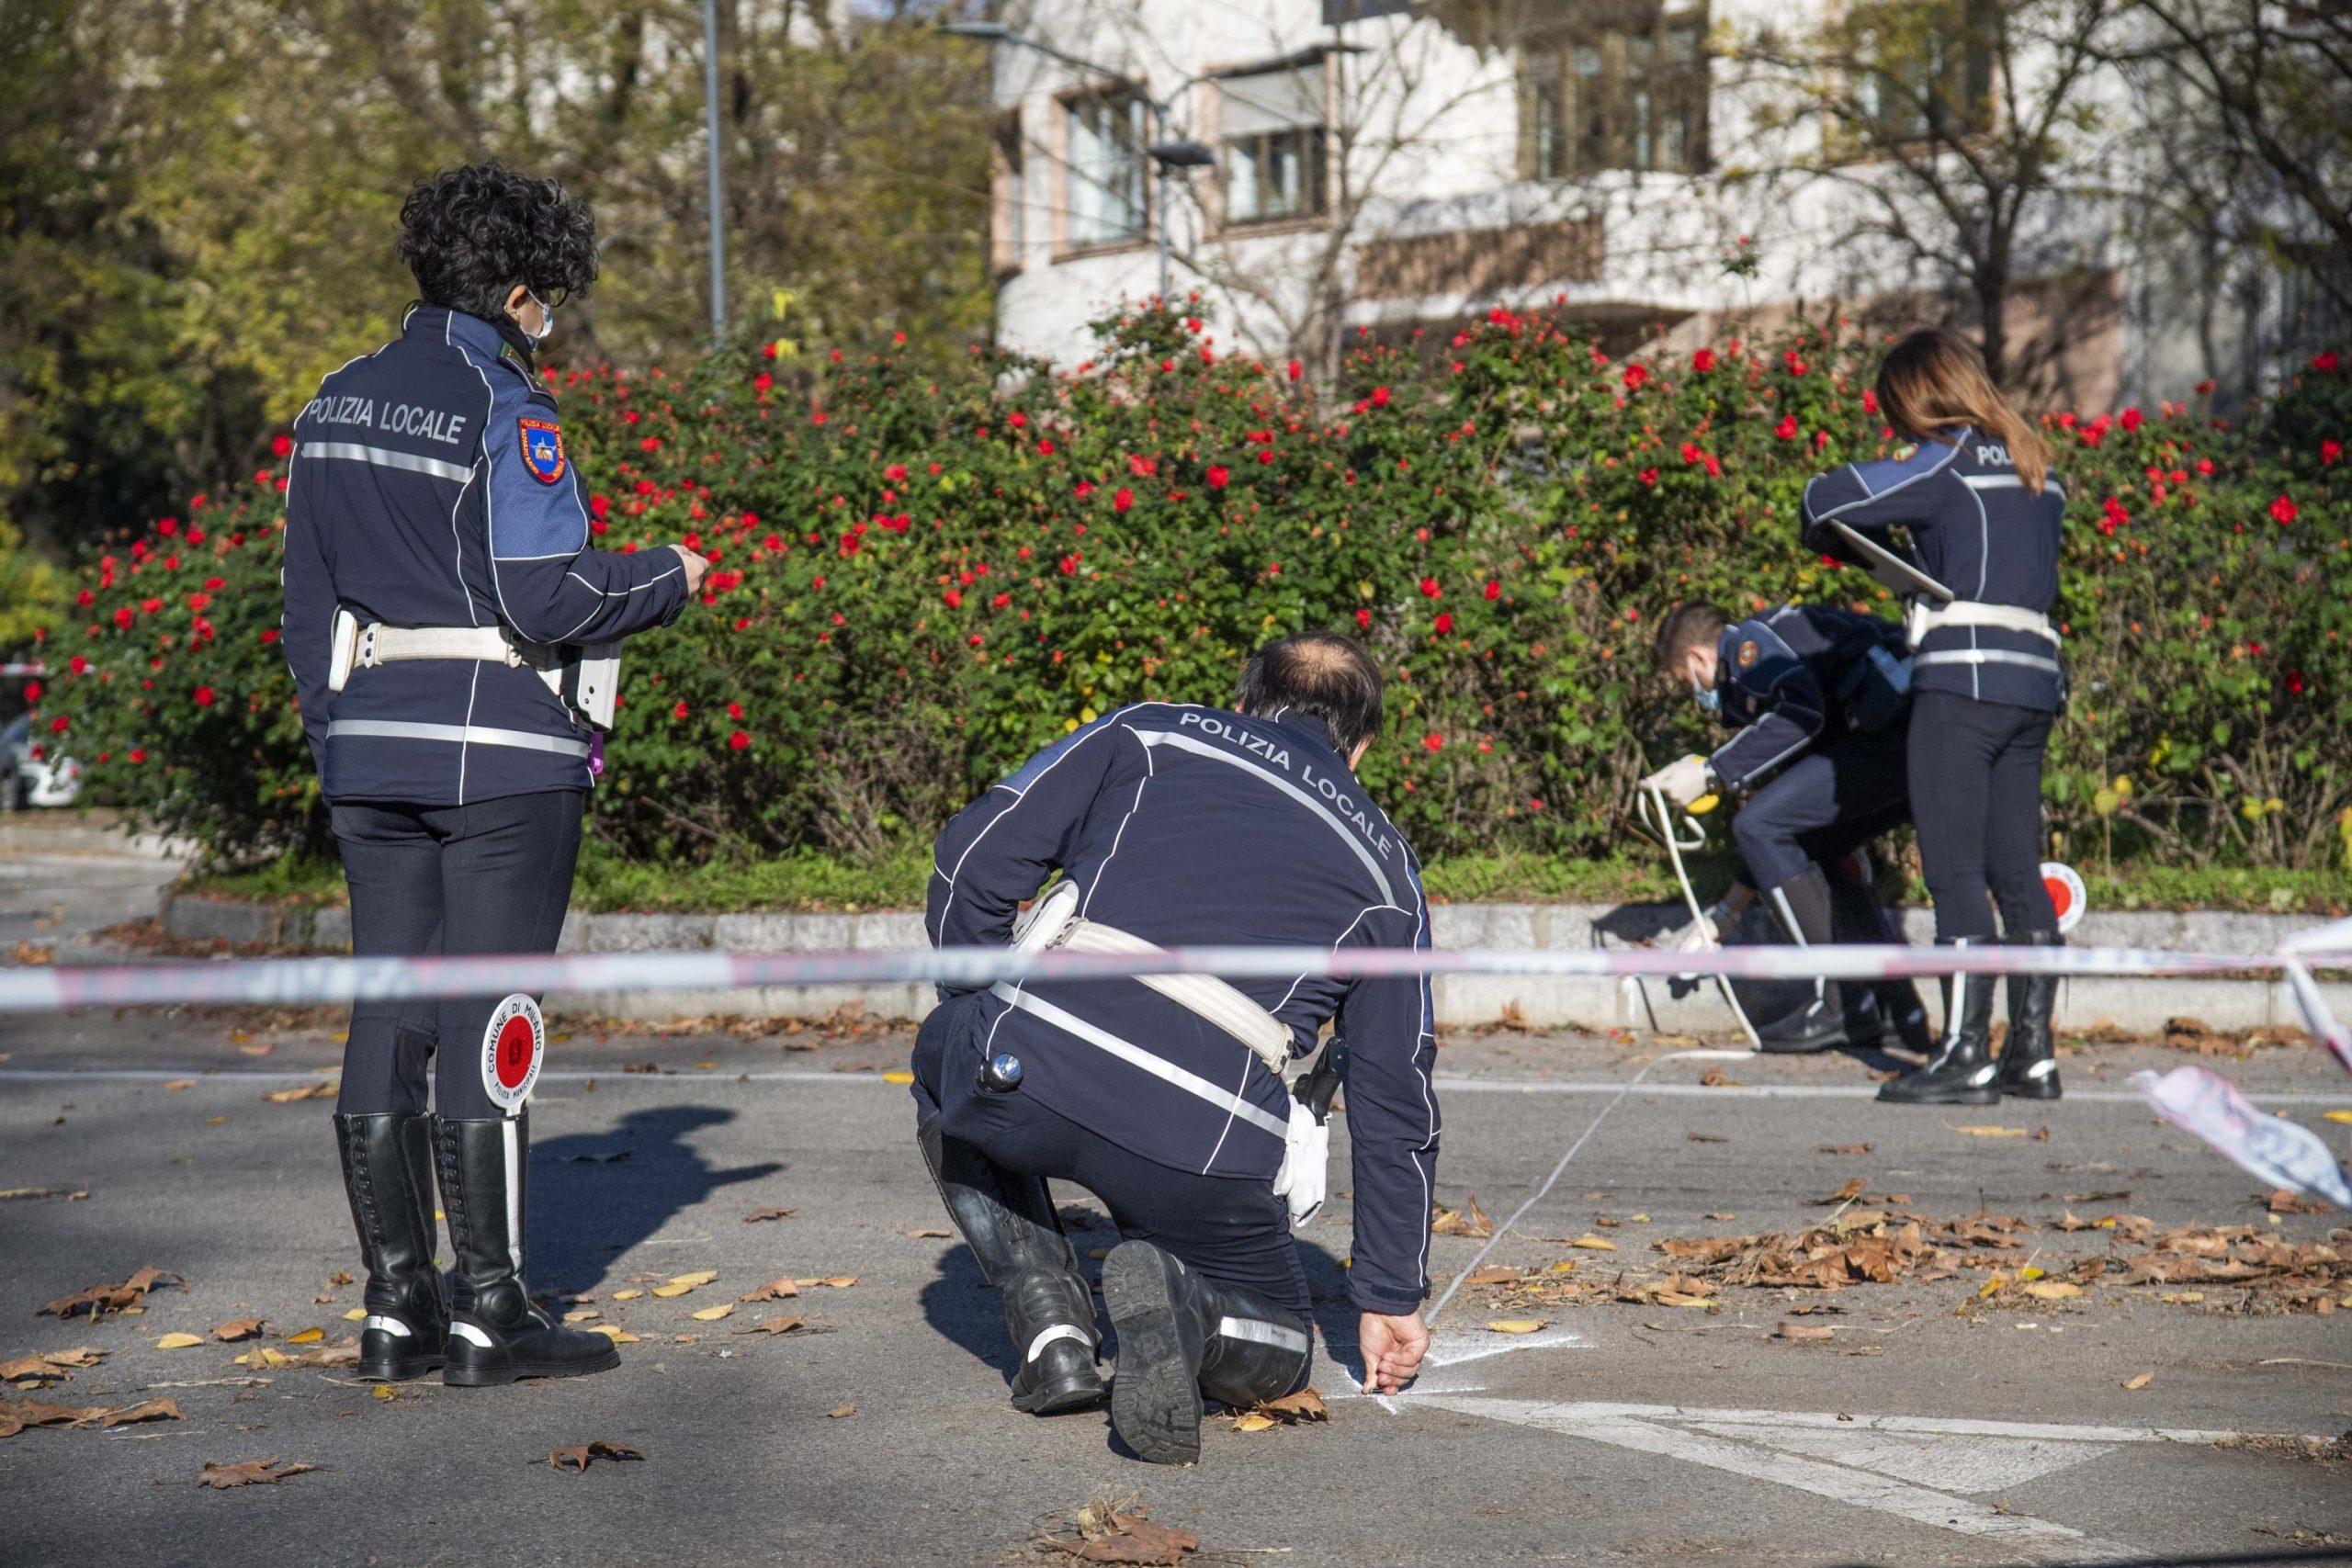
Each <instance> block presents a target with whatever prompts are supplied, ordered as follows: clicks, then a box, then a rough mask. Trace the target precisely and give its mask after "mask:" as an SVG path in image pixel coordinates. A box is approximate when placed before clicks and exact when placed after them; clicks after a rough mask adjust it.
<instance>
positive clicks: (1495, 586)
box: [1487, 579, 1503, 604]
mask: <svg viewBox="0 0 2352 1568" xmlns="http://www.w3.org/2000/svg"><path fill="white" fill-rule="evenodd" d="M1502 596H1503V585H1502V584H1501V583H1499V582H1497V581H1493V580H1491V579H1489V580H1488V581H1487V602H1488V603H1489V604H1491V603H1492V602H1494V601H1495V600H1497V599H1499V598H1501V597H1502Z"/></svg>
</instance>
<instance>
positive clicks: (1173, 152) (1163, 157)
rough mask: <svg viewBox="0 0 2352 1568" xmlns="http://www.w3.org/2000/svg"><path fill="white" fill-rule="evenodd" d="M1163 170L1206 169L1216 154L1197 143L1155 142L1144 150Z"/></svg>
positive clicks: (1214, 159) (1213, 161) (1213, 160)
mask: <svg viewBox="0 0 2352 1568" xmlns="http://www.w3.org/2000/svg"><path fill="white" fill-rule="evenodd" d="M1144 151H1145V152H1148V153H1150V154H1151V159H1152V162H1154V163H1156V164H1159V166H1160V167H1161V168H1163V169H1205V168H1207V167H1209V166H1210V165H1211V164H1215V163H1216V153H1215V152H1212V151H1210V150H1209V149H1208V148H1206V147H1204V146H1202V145H1201V144H1200V143H1199V142H1197V141H1155V142H1153V143H1152V144H1151V145H1150V146H1149V147H1147V148H1146V149H1144Z"/></svg>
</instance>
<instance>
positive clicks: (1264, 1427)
mask: <svg viewBox="0 0 2352 1568" xmlns="http://www.w3.org/2000/svg"><path fill="white" fill-rule="evenodd" d="M1273 1427H1274V1418H1273V1417H1272V1416H1261V1415H1259V1414H1258V1413H1257V1412H1255V1411H1251V1412H1250V1414H1249V1415H1246V1416H1235V1417H1234V1418H1233V1429H1234V1430H1235V1431H1237V1432H1271V1431H1272V1430H1273Z"/></svg>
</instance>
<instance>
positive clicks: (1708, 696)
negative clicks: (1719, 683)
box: [1691, 681, 1724, 714]
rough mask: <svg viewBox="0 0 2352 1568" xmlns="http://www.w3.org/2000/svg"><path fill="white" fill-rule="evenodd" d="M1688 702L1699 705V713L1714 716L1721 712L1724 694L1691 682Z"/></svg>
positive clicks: (1710, 687) (1711, 687)
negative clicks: (1689, 700)
mask: <svg viewBox="0 0 2352 1568" xmlns="http://www.w3.org/2000/svg"><path fill="white" fill-rule="evenodd" d="M1691 701H1692V702H1694V703H1697V704H1698V705H1699V711H1700V712H1701V713H1704V714H1715V713H1721V712H1722V711H1723V706H1724V694H1722V693H1721V692H1719V691H1717V690H1715V688H1714V687H1713V686H1702V685H1701V684H1699V682H1696V681H1693V682H1691Z"/></svg>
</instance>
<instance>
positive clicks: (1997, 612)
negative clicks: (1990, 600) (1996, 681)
mask: <svg viewBox="0 0 2352 1568" xmlns="http://www.w3.org/2000/svg"><path fill="white" fill-rule="evenodd" d="M1904 624H1905V629H1906V630H1907V631H1908V632H1909V633H1910V636H1911V646H1912V647H1913V648H1917V647H1918V646H1919V644H1920V641H1921V640H1922V639H1923V638H1925V637H1927V635H1928V633H1929V632H1932V631H1938V630H1940V629H1941V628H1943V627H1945V626H1995V627H1997V628H1999V629H2000V630H2002V631H2005V632H2024V633H2026V634H2027V635H2029V636H2031V637H2047V638H2049V640H2050V642H2051V643H2052V646H2056V645H2057V644H2058V642H2059V640H2060V639H2059V637H2058V628H2057V627H2055V626H2052V625H2051V624H2050V617H2049V616H2048V615H2043V614H2042V613H2041V611H2039V610H2027V609H2021V608H2019V607H2018V605H2015V604H1978V603H1976V602H1975V601H1974V600H1971V599H1955V600H1953V601H1952V602H1951V604H1928V603H1927V602H1926V601H1925V600H1914V601H1913V602H1912V604H1911V608H1910V610H1909V613H1908V614H1907V615H1905V617H1904Z"/></svg>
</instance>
